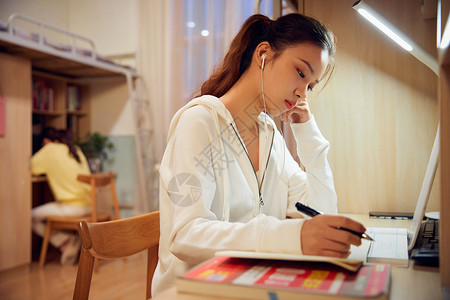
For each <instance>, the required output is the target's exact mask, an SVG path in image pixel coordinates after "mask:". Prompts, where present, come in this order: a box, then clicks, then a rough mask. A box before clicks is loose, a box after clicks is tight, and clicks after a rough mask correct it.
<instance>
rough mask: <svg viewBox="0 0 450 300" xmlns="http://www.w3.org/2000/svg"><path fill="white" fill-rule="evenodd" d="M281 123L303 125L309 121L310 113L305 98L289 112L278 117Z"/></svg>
mask: <svg viewBox="0 0 450 300" xmlns="http://www.w3.org/2000/svg"><path fill="white" fill-rule="evenodd" d="M280 118H281V121H283V122H288V121H290V122H292V123H305V122H308V121H309V120H311V118H312V113H311V111H310V109H309V104H308V100H307V99H306V98H303V99H301V100H300V101H299V102H297V104H296V105H295V106H294V107H293V108H291V109H290V110H288V111H286V112H284V113H282V114H281V116H280Z"/></svg>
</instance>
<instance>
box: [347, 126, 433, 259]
mask: <svg viewBox="0 0 450 300" xmlns="http://www.w3.org/2000/svg"><path fill="white" fill-rule="evenodd" d="M439 131H440V127H439V126H438V129H437V133H436V138H435V140H434V144H433V149H432V150H431V155H430V159H429V161H428V166H427V170H426V172H425V177H424V179H423V182H422V188H421V190H420V194H419V198H418V199H417V204H416V209H415V211H414V217H413V220H412V222H411V227H410V228H409V230H408V229H406V228H374V227H369V228H367V231H366V232H367V234H369V235H370V236H371V237H372V238H373V239H374V240H375V242H369V241H367V240H364V239H363V240H362V243H363V244H362V245H361V246H360V247H356V246H352V247H351V249H350V251H351V252H352V253H351V254H350V257H349V259H357V260H363V261H364V260H365V261H367V262H374V263H375V262H379V263H389V264H396V265H400V266H408V262H409V252H410V251H411V250H412V249H413V247H414V244H415V242H416V239H417V235H418V233H419V229H420V224H421V223H422V220H423V216H424V214H425V209H426V207H427V203H428V198H429V196H430V192H431V187H432V186H433V181H434V177H435V175H436V169H437V166H438V157H439V134H440V133H439Z"/></svg>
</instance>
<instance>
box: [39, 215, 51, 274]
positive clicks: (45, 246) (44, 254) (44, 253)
mask: <svg viewBox="0 0 450 300" xmlns="http://www.w3.org/2000/svg"><path fill="white" fill-rule="evenodd" d="M51 231H52V225H51V222H49V221H47V222H46V224H45V233H44V239H43V240H42V247H41V256H40V257H39V267H40V268H42V267H43V266H44V264H45V258H46V257H47V249H48V242H49V240H50V232H51Z"/></svg>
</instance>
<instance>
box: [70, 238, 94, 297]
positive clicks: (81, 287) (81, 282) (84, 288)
mask: <svg viewBox="0 0 450 300" xmlns="http://www.w3.org/2000/svg"><path fill="white" fill-rule="evenodd" d="M93 266H94V257H93V256H92V255H91V254H90V253H89V252H88V251H87V250H86V249H85V248H83V247H81V254H80V262H79V263H78V272H77V280H76V281H75V289H74V292H73V299H74V300H87V299H88V298H89V290H90V288H91V280H92V270H93Z"/></svg>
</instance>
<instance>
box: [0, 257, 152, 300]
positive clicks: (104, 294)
mask: <svg viewBox="0 0 450 300" xmlns="http://www.w3.org/2000/svg"><path fill="white" fill-rule="evenodd" d="M77 268H78V266H77V265H74V266H61V265H60V264H59V255H53V257H50V256H49V257H48V259H47V263H46V264H45V266H44V268H42V269H40V268H39V266H38V261H37V260H35V259H33V262H32V263H31V264H30V265H27V266H22V267H17V268H14V269H11V270H7V271H2V272H0V299H2V300H12V299H14V300H22V299H40V300H64V299H72V296H73V289H74V286H75V279H76V276H77ZM146 272H147V253H146V252H142V253H138V254H136V255H134V256H132V257H129V258H127V259H120V260H100V261H99V268H98V272H94V274H93V276H92V284H91V292H90V295H89V299H93V300H95V299H120V300H123V299H130V300H131V299H133V300H135V299H145V292H146V285H145V281H146Z"/></svg>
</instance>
